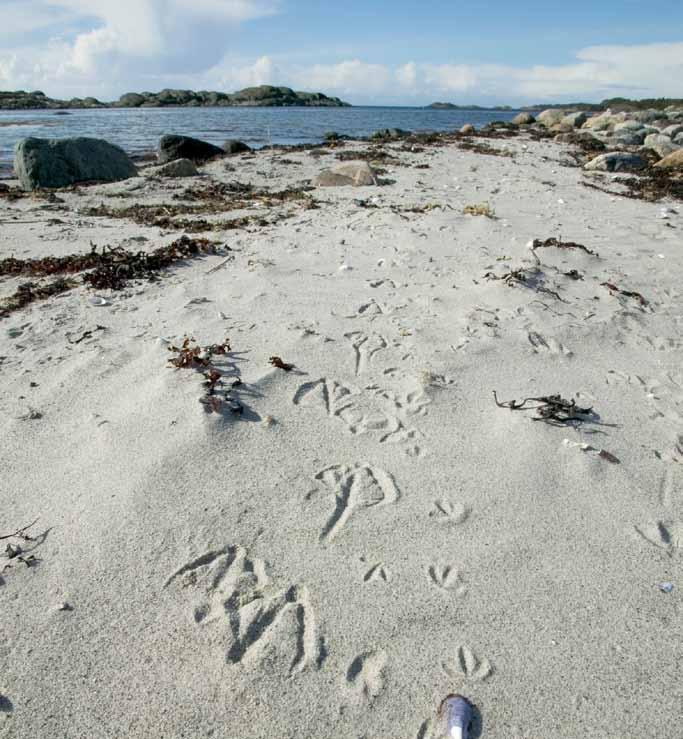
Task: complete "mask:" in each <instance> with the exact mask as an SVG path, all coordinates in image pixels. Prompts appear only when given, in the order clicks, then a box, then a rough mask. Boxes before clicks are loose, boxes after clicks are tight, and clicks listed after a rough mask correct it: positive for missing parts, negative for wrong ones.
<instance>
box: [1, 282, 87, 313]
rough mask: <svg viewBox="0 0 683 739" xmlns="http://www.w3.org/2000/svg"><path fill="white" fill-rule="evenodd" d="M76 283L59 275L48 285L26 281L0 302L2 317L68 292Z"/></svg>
mask: <svg viewBox="0 0 683 739" xmlns="http://www.w3.org/2000/svg"><path fill="white" fill-rule="evenodd" d="M76 285H77V283H76V282H74V281H73V280H68V279H65V278H64V277H59V278H57V279H56V280H55V281H54V282H49V283H47V284H46V285H39V284H37V283H35V282H25V283H24V284H23V285H19V287H18V288H17V290H16V292H15V293H14V294H13V295H10V296H9V297H8V298H4V299H3V300H2V301H1V302H0V318H7V316H9V315H11V314H12V313H14V312H15V311H18V310H21V309H22V308H25V307H26V306H27V305H30V304H31V303H33V302H35V301H37V300H45V299H47V298H50V297H52V296H53V295H61V294H62V293H65V292H68V291H69V290H71V289H72V288H74V287H76Z"/></svg>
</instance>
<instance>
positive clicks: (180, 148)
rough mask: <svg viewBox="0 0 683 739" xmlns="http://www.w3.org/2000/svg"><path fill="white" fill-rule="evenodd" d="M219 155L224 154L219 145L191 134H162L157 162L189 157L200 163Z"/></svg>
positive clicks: (162, 162) (163, 162)
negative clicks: (193, 136)
mask: <svg viewBox="0 0 683 739" xmlns="http://www.w3.org/2000/svg"><path fill="white" fill-rule="evenodd" d="M220 156H225V151H223V149H221V148H220V146H214V145H213V144H209V143H208V142H207V141H200V140H199V139H193V138H192V137H191V136H172V135H168V136H162V137H161V140H160V141H159V164H166V162H172V161H174V160H176V159H189V160H190V161H191V162H194V163H195V164H202V163H203V162H207V161H208V160H209V159H214V158H215V157H220Z"/></svg>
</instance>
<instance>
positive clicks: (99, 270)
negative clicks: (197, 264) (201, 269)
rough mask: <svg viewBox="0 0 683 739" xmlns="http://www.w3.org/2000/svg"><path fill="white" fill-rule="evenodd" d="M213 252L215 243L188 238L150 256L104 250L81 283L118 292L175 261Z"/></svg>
mask: <svg viewBox="0 0 683 739" xmlns="http://www.w3.org/2000/svg"><path fill="white" fill-rule="evenodd" d="M215 253H216V243H215V242H213V241H209V240H208V239H191V238H189V237H188V236H181V238H179V239H177V240H176V241H174V242H173V243H172V244H168V246H160V247H159V248H158V249H155V250H154V251H152V252H149V253H148V252H144V251H139V252H131V251H128V250H127V249H123V248H122V247H114V248H111V247H110V248H107V247H103V249H102V253H101V255H100V257H101V259H100V262H99V264H98V265H97V267H96V268H95V269H94V270H93V271H92V272H88V273H87V274H85V275H84V276H83V281H84V282H86V283H87V284H89V285H90V286H91V287H94V288H96V289H103V288H109V289H111V290H121V289H122V288H124V287H125V286H126V285H127V284H128V282H129V281H130V280H140V279H144V280H154V279H155V278H156V275H157V273H158V272H160V271H161V270H163V269H166V268H167V267H170V266H171V265H172V264H173V263H174V262H178V261H181V260H184V259H191V258H194V257H198V256H201V255H204V254H215Z"/></svg>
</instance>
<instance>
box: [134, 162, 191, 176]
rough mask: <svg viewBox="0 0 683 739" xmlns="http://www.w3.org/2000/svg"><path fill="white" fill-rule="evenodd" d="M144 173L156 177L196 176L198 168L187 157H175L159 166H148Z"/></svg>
mask: <svg viewBox="0 0 683 739" xmlns="http://www.w3.org/2000/svg"><path fill="white" fill-rule="evenodd" d="M145 174H148V175H151V176H156V177H196V176H197V175H198V174H199V170H198V169H197V167H196V166H195V165H194V163H193V162H191V161H190V160H189V159H175V160H174V161H172V162H168V163H167V164H162V165H161V166H160V167H150V168H149V169H148V170H147V171H146V172H145Z"/></svg>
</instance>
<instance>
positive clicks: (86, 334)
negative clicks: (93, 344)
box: [66, 324, 107, 344]
mask: <svg viewBox="0 0 683 739" xmlns="http://www.w3.org/2000/svg"><path fill="white" fill-rule="evenodd" d="M106 330H107V327H106V326H100V325H99V324H98V325H97V326H95V328H91V329H88V330H87V331H84V332H83V334H82V335H81V336H79V338H77V339H76V340H75V341H72V340H71V338H70V337H69V334H67V335H66V340H67V341H68V342H69V344H80V343H81V341H85V340H86V339H90V338H91V337H92V335H93V334H94V333H95V331H106Z"/></svg>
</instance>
